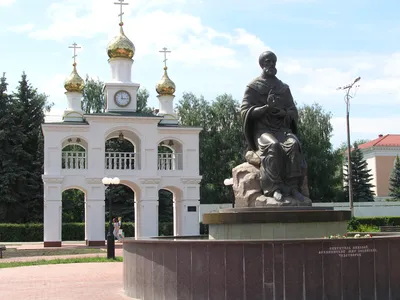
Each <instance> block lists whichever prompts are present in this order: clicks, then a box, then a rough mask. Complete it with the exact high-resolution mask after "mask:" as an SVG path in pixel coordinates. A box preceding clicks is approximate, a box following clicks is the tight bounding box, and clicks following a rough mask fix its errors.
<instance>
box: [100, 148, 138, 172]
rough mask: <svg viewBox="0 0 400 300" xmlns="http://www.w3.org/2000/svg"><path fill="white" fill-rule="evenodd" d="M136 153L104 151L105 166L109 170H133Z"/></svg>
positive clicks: (135, 167) (135, 166)
mask: <svg viewBox="0 0 400 300" xmlns="http://www.w3.org/2000/svg"><path fill="white" fill-rule="evenodd" d="M136 158H137V154H136V153H135V152H106V155H105V168H106V169H109V170H135V169H137V164H136Z"/></svg>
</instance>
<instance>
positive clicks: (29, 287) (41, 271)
mask: <svg viewBox="0 0 400 300" xmlns="http://www.w3.org/2000/svg"><path fill="white" fill-rule="evenodd" d="M0 291H1V292H0V299H1V300H8V299H12V300H27V299H29V300H71V299H93V300H119V299H121V300H122V299H124V300H125V299H131V300H132V298H128V297H126V296H124V292H123V281H122V263H86V264H66V265H45V266H30V267H17V268H7V269H1V270H0Z"/></svg>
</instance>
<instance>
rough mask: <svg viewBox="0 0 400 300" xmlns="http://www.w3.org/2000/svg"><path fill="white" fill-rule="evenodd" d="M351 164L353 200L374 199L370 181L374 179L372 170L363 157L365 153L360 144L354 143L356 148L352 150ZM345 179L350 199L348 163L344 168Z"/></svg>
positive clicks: (345, 187)
mask: <svg viewBox="0 0 400 300" xmlns="http://www.w3.org/2000/svg"><path fill="white" fill-rule="evenodd" d="M351 166H352V187H353V201H354V202H370V201H374V195H375V194H374V192H373V191H372V188H373V187H374V185H372V184H371V183H370V182H371V180H372V174H371V173H370V172H371V170H368V168H367V167H368V164H367V162H366V160H365V159H364V158H363V154H362V152H361V150H360V148H358V144H357V143H354V149H353V150H352V151H351ZM343 175H344V180H345V182H346V184H345V186H344V189H345V194H346V199H347V201H348V195H349V187H348V184H347V182H348V164H346V165H345V168H344V172H343Z"/></svg>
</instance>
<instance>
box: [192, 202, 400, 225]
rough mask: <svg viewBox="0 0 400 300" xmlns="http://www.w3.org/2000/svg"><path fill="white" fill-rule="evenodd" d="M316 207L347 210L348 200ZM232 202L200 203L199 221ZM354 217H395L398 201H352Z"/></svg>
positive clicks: (399, 203) (399, 208)
mask: <svg viewBox="0 0 400 300" xmlns="http://www.w3.org/2000/svg"><path fill="white" fill-rule="evenodd" d="M313 206H316V207H333V208H334V209H335V210H348V209H349V203H348V202H322V203H313ZM230 207H232V203H221V204H201V205H200V212H199V214H200V216H199V217H200V221H201V220H203V214H205V213H209V212H212V211H217V210H218V209H221V208H230ZM354 216H355V217H395V216H400V202H385V201H375V202H355V203H354Z"/></svg>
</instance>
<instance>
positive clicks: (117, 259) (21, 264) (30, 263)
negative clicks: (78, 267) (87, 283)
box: [0, 256, 122, 269]
mask: <svg viewBox="0 0 400 300" xmlns="http://www.w3.org/2000/svg"><path fill="white" fill-rule="evenodd" d="M99 262H122V257H120V256H117V257H115V260H114V259H107V258H105V257H77V258H64V259H52V260H36V261H21V262H17V261H16V262H8V263H2V262H0V269H2V268H15V267H27V266H39V265H56V264H74V263H99Z"/></svg>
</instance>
